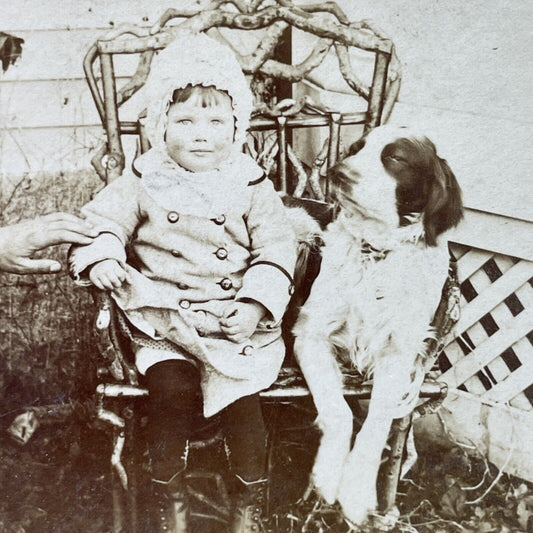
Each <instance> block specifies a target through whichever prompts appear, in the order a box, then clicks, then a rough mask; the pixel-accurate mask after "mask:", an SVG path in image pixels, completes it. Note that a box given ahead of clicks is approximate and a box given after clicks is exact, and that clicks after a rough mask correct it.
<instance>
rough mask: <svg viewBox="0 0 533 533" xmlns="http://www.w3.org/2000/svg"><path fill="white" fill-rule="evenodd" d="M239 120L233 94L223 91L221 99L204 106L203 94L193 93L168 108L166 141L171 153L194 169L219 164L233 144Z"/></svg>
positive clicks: (196, 170)
mask: <svg viewBox="0 0 533 533" xmlns="http://www.w3.org/2000/svg"><path fill="white" fill-rule="evenodd" d="M234 133H235V120H234V117H233V108H232V105H231V98H230V97H229V96H228V95H227V94H224V93H220V97H219V98H218V99H217V102H211V104H210V105H209V106H208V107H202V102H201V97H200V96H198V95H194V94H193V95H191V97H190V98H189V99H188V100H187V101H186V102H177V103H174V104H172V105H171V106H170V108H169V110H168V125H167V131H166V136H165V143H166V146H167V150H168V153H169V154H170V157H172V159H173V160H174V161H176V163H178V164H179V165H181V166H182V167H183V168H185V169H187V170H189V171H191V172H203V171H206V170H213V169H215V168H217V167H218V166H219V165H220V163H222V161H224V160H225V159H227V158H228V157H229V155H230V153H231V148H232V146H233V136H234Z"/></svg>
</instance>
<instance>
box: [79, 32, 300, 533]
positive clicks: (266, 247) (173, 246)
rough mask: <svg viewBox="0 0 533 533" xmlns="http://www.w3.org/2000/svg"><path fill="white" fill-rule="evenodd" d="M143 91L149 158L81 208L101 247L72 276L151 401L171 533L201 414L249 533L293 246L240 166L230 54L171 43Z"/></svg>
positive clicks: (241, 95)
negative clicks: (114, 321)
mask: <svg viewBox="0 0 533 533" xmlns="http://www.w3.org/2000/svg"><path fill="white" fill-rule="evenodd" d="M145 90H146V97H147V116H146V132H147V136H148V138H149V140H150V143H151V149H150V150H149V151H147V152H146V153H144V154H143V155H141V156H140V157H138V158H137V159H136V161H135V162H134V165H133V168H134V173H124V175H122V176H121V177H120V178H118V179H117V180H115V181H114V182H113V183H111V184H110V185H108V186H107V187H105V188H104V189H103V190H102V191H101V192H100V193H99V194H98V195H97V196H96V197H95V198H94V200H93V201H91V202H90V203H89V204H87V205H86V206H84V208H83V210H82V211H83V213H84V215H85V216H86V217H87V219H88V220H89V221H90V222H91V223H93V224H94V225H95V226H96V227H97V228H98V229H99V231H100V233H99V236H98V237H97V238H96V239H95V241H94V242H93V243H92V244H89V245H87V246H78V247H76V248H74V249H73V250H72V253H71V257H70V260H71V271H72V274H73V276H74V277H75V279H77V280H78V282H79V283H82V284H87V283H93V284H94V285H95V286H96V287H98V288H99V289H102V290H110V291H112V296H113V298H114V300H115V301H116V303H117V305H118V307H119V308H120V309H121V310H122V316H121V320H120V322H121V327H122V329H123V331H124V332H125V334H126V335H127V336H128V337H129V338H130V340H131V343H132V347H133V350H134V352H135V362H136V365H137V368H138V370H139V372H140V373H141V374H144V375H145V380H146V386H147V388H148V390H149V421H148V424H149V426H148V431H147V434H148V439H149V447H150V453H151V460H152V465H153V476H154V484H155V486H156V488H157V487H158V488H160V489H164V490H163V491H162V492H163V493H164V497H165V498H167V501H168V502H169V504H168V505H166V506H165V511H164V512H165V513H166V515H165V516H164V517H162V518H164V519H165V521H166V523H168V521H169V520H170V521H171V523H172V524H173V525H172V526H167V527H174V530H175V531H181V532H183V531H187V506H186V501H185V497H184V494H183V490H182V489H180V477H181V476H182V472H183V471H184V469H185V467H186V463H187V452H188V440H189V439H190V437H191V435H192V433H193V430H194V414H195V413H197V412H198V411H199V410H200V412H201V410H202V409H203V415H204V416H205V417H211V416H213V415H215V414H216V413H219V414H220V421H221V424H222V428H223V431H224V435H225V441H226V448H227V451H228V456H229V458H230V463H231V466H232V470H233V472H234V473H235V474H236V476H237V478H238V480H239V483H240V484H241V485H242V494H241V497H240V498H239V499H238V501H237V503H236V506H235V510H234V513H233V521H232V525H231V530H232V532H233V533H237V532H242V533H244V532H248V531H255V530H256V529H255V528H257V520H258V516H257V513H258V512H259V510H260V509H261V503H262V493H263V491H264V488H265V483H266V477H265V462H266V450H265V440H266V432H265V426H264V422H263V418H262V413H261V405H260V399H259V394H258V393H259V391H261V390H262V389H265V388H267V387H269V386H270V385H271V384H272V383H273V382H274V381H275V379H276V377H277V375H278V372H279V369H280V367H281V364H282V361H283V357H284V353H285V347H284V343H283V341H282V338H281V327H280V322H281V319H282V316H283V314H284V311H285V308H286V306H287V303H288V301H289V298H290V294H291V292H292V283H293V281H292V273H293V270H294V264H295V259H296V240H295V237H294V235H293V232H292V229H291V227H290V224H289V223H288V222H287V220H286V218H285V212H284V208H283V206H282V203H281V200H280V198H279V197H278V195H277V193H276V192H275V190H274V188H273V185H272V183H271V182H270V180H268V179H267V178H266V176H265V174H264V172H263V171H262V169H261V168H259V167H258V166H257V164H256V163H255V161H254V160H253V159H252V158H250V157H249V156H247V155H245V154H243V153H242V144H243V142H244V139H245V134H246V130H247V128H248V126H249V117H250V113H251V109H252V95H251V92H250V90H249V87H248V84H247V81H246V79H245V77H244V74H243V72H242V70H241V69H240V66H239V64H238V61H237V59H236V57H235V56H234V54H233V53H232V52H231V51H230V50H229V48H227V47H225V46H223V45H222V44H220V43H218V42H217V41H215V40H213V39H211V38H210V37H208V36H206V35H205V34H198V35H192V34H188V35H185V36H183V37H180V38H178V39H176V40H175V41H174V42H173V43H171V44H170V45H169V46H168V47H167V48H166V49H165V50H163V51H161V52H160V53H159V55H158V56H157V57H156V58H155V60H154V63H153V65H152V69H151V72H150V75H149V77H148V80H147V83H146V86H145ZM139 178H140V179H139ZM126 245H128V255H127V256H126V251H125V247H126ZM169 511H170V515H169ZM170 530H172V529H170Z"/></svg>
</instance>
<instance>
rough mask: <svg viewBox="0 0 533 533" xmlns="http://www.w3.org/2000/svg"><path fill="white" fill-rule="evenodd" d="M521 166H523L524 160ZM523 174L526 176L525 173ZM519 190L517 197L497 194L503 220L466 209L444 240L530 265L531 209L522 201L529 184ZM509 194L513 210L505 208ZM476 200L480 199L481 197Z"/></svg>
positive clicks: (532, 250)
mask: <svg viewBox="0 0 533 533" xmlns="http://www.w3.org/2000/svg"><path fill="white" fill-rule="evenodd" d="M514 127H515V126H514ZM478 157H479V156H478ZM502 163H503V162H502ZM517 164H518V163H517ZM522 164H524V165H525V164H526V161H525V159H524V160H523V162H522ZM478 170H479V169H478ZM523 170H524V171H525V172H527V171H526V170H525V169H523ZM508 171H509V173H510V174H512V175H516V176H520V174H519V173H520V172H521V171H522V170H521V169H520V168H518V167H516V165H515V166H514V167H512V168H511V167H510V168H509V169H508ZM517 179H518V178H517ZM519 187H520V185H519V184H518V185H516V191H517V190H518V188H519ZM522 187H523V191H524V192H523V193H522V195H521V196H519V195H518V192H516V191H513V192H512V193H510V192H508V191H507V190H501V200H500V201H501V203H502V204H503V205H506V206H507V207H506V211H504V213H505V214H507V216H502V215H499V214H495V213H488V212H485V211H479V210H477V209H473V208H470V207H468V208H466V209H465V217H464V220H463V221H462V222H461V223H460V224H459V226H457V228H455V229H454V230H452V231H451V232H450V235H449V237H448V238H449V239H450V240H451V241H453V242H459V243H463V244H467V245H470V246H473V247H476V248H480V249H482V250H488V251H492V252H497V253H500V254H504V255H508V256H511V257H519V258H521V259H526V260H528V261H533V221H532V220H531V218H532V215H531V209H526V207H525V206H526V202H525V197H528V198H529V196H527V195H528V194H529V190H528V187H530V184H529V183H526V182H524V183H523V185H522ZM507 189H509V187H508V188H507ZM512 194H517V196H516V198H515V202H514V206H515V209H514V210H513V209H511V206H510V205H509V198H506V197H507V196H511V195H512ZM480 198H482V196H481V195H480ZM477 201H479V199H478V200H477ZM467 205H468V204H467ZM528 207H529V206H528ZM511 217H517V218H511ZM517 236H519V238H517Z"/></svg>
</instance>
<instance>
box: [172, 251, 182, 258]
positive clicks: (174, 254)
mask: <svg viewBox="0 0 533 533" xmlns="http://www.w3.org/2000/svg"><path fill="white" fill-rule="evenodd" d="M170 253H171V254H172V256H173V257H181V252H180V251H179V250H171V251H170Z"/></svg>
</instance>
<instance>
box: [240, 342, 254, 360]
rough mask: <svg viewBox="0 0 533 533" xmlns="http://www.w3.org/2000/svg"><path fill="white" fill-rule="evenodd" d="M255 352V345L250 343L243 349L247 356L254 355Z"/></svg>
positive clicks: (243, 353)
mask: <svg viewBox="0 0 533 533" xmlns="http://www.w3.org/2000/svg"><path fill="white" fill-rule="evenodd" d="M253 352H254V347H253V346H250V345H249V344H248V345H246V346H245V347H244V348H243V349H242V352H241V355H245V356H246V357H248V356H250V355H252V354H253Z"/></svg>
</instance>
